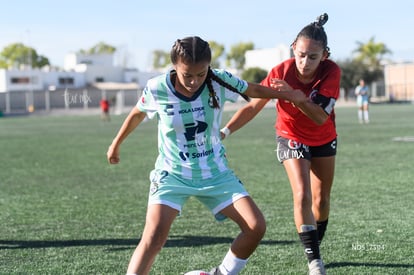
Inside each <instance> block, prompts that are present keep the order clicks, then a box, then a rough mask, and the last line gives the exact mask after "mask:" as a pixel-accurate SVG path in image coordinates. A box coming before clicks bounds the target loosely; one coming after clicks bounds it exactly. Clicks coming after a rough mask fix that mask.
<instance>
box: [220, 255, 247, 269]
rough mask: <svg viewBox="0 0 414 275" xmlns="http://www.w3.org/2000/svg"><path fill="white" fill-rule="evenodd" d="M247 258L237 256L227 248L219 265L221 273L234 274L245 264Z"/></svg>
mask: <svg viewBox="0 0 414 275" xmlns="http://www.w3.org/2000/svg"><path fill="white" fill-rule="evenodd" d="M246 264H247V259H239V258H237V257H236V256H235V255H234V254H233V252H231V250H229V251H228V252H227V254H226V256H225V257H224V259H223V262H222V263H221V265H220V266H219V269H220V272H221V273H222V274H223V275H236V274H239V272H240V271H241V270H242V269H243V268H244V267H245V266H246Z"/></svg>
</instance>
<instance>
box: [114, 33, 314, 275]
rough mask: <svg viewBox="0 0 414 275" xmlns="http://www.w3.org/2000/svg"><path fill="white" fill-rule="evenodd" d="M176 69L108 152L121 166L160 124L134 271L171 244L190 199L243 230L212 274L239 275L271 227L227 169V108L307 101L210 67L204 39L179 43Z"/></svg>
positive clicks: (154, 88)
mask: <svg viewBox="0 0 414 275" xmlns="http://www.w3.org/2000/svg"><path fill="white" fill-rule="evenodd" d="M171 62H172V65H173V68H172V69H171V70H170V71H169V72H167V73H166V74H163V75H161V76H158V77H155V78H153V79H151V80H149V81H148V83H147V85H146V87H145V89H144V91H143V94H142V96H141V98H140V99H139V100H138V103H137V105H136V107H134V108H133V109H132V110H131V112H130V114H129V115H128V117H127V118H126V119H125V121H124V123H123V125H122V126H121V128H120V130H119V132H118V134H117V135H116V137H115V138H114V140H113V142H112V144H111V145H110V146H109V148H108V152H107V158H108V161H109V163H110V164H117V163H119V161H120V158H119V152H120V145H121V143H122V142H123V141H124V140H125V138H126V137H127V136H128V135H129V134H130V133H131V132H132V131H133V130H134V129H135V128H136V127H137V126H138V125H139V124H140V123H141V122H142V121H143V120H144V118H145V117H146V116H148V117H149V118H154V117H156V118H157V120H158V151H159V155H158V158H157V160H156V162H155V168H154V170H153V171H151V173H150V181H151V184H150V188H149V199H148V209H147V217H146V224H145V227H144V231H143V232H142V237H141V240H140V242H139V244H138V246H137V248H136V249H135V252H134V253H133V255H132V257H131V260H130V263H129V266H128V271H127V274H139V275H144V274H148V273H149V272H150V269H151V266H152V264H153V262H154V260H155V257H156V255H157V254H158V253H159V251H160V250H161V248H162V247H163V245H164V244H165V242H166V240H167V237H168V233H169V230H170V227H171V224H172V223H173V221H174V219H175V217H176V216H177V214H179V213H180V211H181V209H182V206H183V205H184V203H185V202H186V201H187V199H188V198H189V197H190V196H194V197H196V198H197V199H198V200H200V201H201V202H202V203H203V204H204V205H205V206H206V207H207V208H209V209H210V211H211V212H212V213H213V215H214V216H215V218H216V219H217V220H223V219H225V218H226V217H228V218H230V219H231V220H233V221H234V222H236V223H237V224H238V226H239V227H240V229H241V233H240V234H239V235H238V236H237V237H236V238H235V240H234V241H233V243H232V244H231V247H230V249H229V251H228V252H227V254H226V256H225V257H224V259H223V262H222V263H221V264H220V265H219V266H218V267H216V268H214V269H213V271H212V272H211V274H238V273H239V272H240V270H241V269H243V268H244V266H245V265H246V263H247V259H248V257H249V256H250V255H251V254H252V253H253V252H254V250H255V249H256V247H257V246H258V244H259V242H260V240H261V239H262V237H263V235H264V233H265V230H266V224H265V220H264V218H263V215H262V213H261V211H260V210H259V209H258V207H257V206H256V204H255V203H254V201H253V200H252V198H251V197H250V196H249V194H248V192H247V191H246V190H245V188H244V187H243V185H242V184H241V181H240V180H239V179H238V178H237V177H236V175H235V174H234V173H233V171H232V170H231V169H230V168H229V167H228V166H227V160H226V157H225V149H224V147H223V144H222V143H221V137H222V136H223V135H228V134H229V133H228V129H222V131H220V125H221V118H222V111H223V105H224V103H225V102H226V101H231V102H234V101H236V99H237V97H238V96H239V95H241V96H243V97H244V98H246V99H247V98H248V97H258V98H279V99H283V100H287V101H290V102H292V103H294V104H295V105H297V106H300V105H301V104H304V102H305V101H307V100H308V99H307V97H306V96H305V95H304V93H302V92H301V91H299V90H298V91H294V92H285V91H276V90H274V89H272V88H268V87H264V86H261V85H258V84H253V83H248V82H246V81H244V80H241V79H239V78H237V77H235V76H233V75H231V74H230V73H228V72H226V71H224V70H217V69H211V68H210V62H211V50H210V47H209V44H208V43H207V42H206V41H204V40H202V39H201V38H199V37H197V36H193V37H186V38H184V39H178V40H177V41H176V42H175V43H174V45H173V47H172V49H171Z"/></svg>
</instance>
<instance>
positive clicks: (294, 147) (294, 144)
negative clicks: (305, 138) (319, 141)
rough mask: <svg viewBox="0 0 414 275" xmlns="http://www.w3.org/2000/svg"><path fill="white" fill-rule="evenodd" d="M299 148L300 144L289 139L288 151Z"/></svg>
mask: <svg viewBox="0 0 414 275" xmlns="http://www.w3.org/2000/svg"><path fill="white" fill-rule="evenodd" d="M301 146H302V143H300V142H297V141H295V140H292V139H289V141H288V147H289V149H292V150H297V149H299V148H300V147H301Z"/></svg>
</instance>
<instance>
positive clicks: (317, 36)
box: [292, 13, 331, 57]
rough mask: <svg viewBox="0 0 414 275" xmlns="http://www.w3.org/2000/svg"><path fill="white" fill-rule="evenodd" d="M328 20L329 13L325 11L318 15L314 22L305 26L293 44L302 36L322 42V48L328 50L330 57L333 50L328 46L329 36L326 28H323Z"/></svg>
mask: <svg viewBox="0 0 414 275" xmlns="http://www.w3.org/2000/svg"><path fill="white" fill-rule="evenodd" d="M326 22H328V14H326V13H324V14H322V15H320V16H318V17H317V18H316V20H315V21H314V22H312V23H310V24H309V25H307V26H305V27H304V28H303V29H302V30H301V31H300V32H299V33H298V35H297V36H296V38H295V41H293V43H292V45H293V44H295V43H296V41H297V40H298V39H299V38H300V37H305V38H308V39H312V40H315V41H318V42H320V43H321V45H322V48H323V49H324V50H326V51H327V53H328V57H329V55H330V54H331V52H330V49H329V47H328V36H327V35H326V32H325V29H324V28H323V25H325V24H326Z"/></svg>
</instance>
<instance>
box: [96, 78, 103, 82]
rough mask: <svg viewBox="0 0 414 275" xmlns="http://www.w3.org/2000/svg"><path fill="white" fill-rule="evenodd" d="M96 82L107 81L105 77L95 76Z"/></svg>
mask: <svg viewBox="0 0 414 275" xmlns="http://www.w3.org/2000/svg"><path fill="white" fill-rule="evenodd" d="M95 82H105V79H104V78H103V77H97V78H95Z"/></svg>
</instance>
